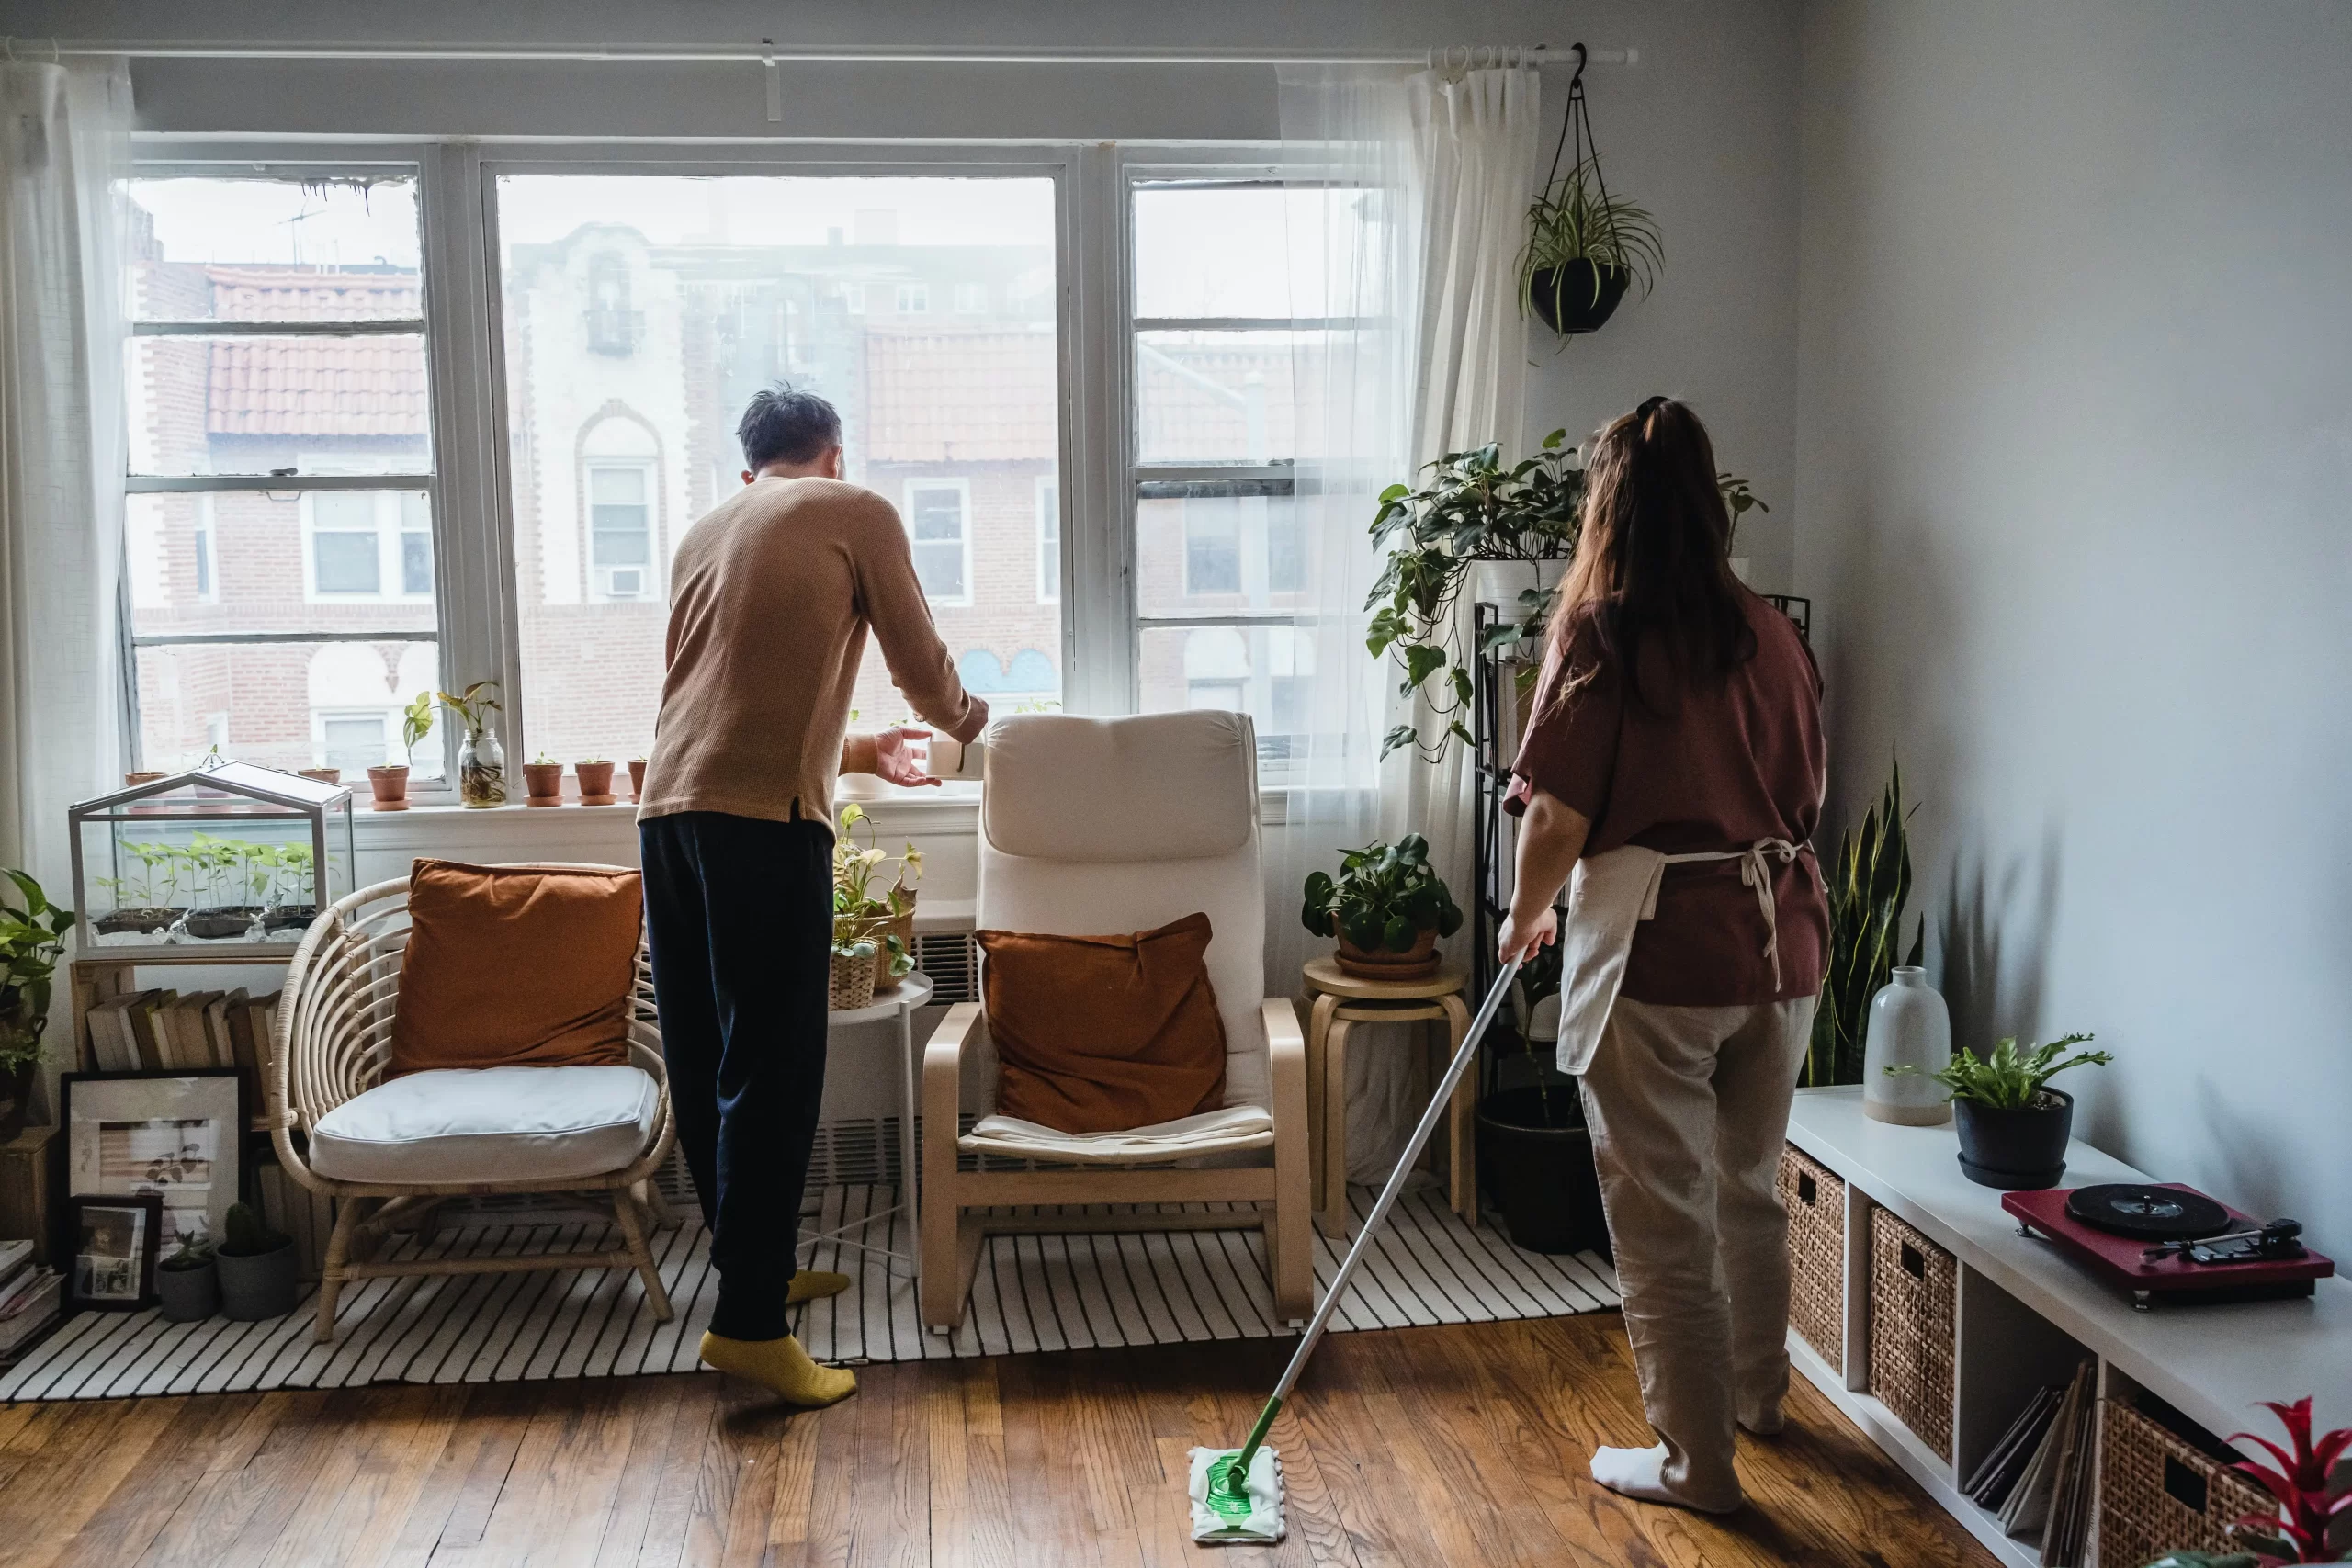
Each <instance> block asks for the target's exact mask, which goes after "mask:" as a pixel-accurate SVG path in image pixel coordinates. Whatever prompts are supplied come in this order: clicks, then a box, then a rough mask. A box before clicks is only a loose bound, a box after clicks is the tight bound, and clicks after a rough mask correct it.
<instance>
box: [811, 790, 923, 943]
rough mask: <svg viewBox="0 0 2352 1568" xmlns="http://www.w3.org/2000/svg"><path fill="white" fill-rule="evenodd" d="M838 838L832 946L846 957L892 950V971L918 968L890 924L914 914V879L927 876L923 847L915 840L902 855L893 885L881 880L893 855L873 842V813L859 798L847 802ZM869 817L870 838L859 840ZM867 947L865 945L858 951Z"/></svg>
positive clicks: (867, 828) (834, 848) (842, 811)
mask: <svg viewBox="0 0 2352 1568" xmlns="http://www.w3.org/2000/svg"><path fill="white" fill-rule="evenodd" d="M837 822H838V829H839V830H838V832H837V833H836V834H835V836H834V839H833V952H834V953H835V954H836V955H838V956H841V957H843V958H862V957H864V956H865V952H870V951H876V949H877V948H878V949H879V950H880V951H882V952H884V953H887V954H888V963H889V973H890V974H891V975H892V976H903V975H907V974H910V973H911V972H912V971H913V969H914V966H915V960H914V954H913V953H911V952H910V951H909V950H908V948H907V944H906V942H904V941H903V940H902V939H901V938H900V937H899V934H898V933H897V932H896V931H892V930H891V929H890V928H891V927H892V926H893V925H895V924H896V923H897V922H898V921H899V920H900V919H904V918H905V917H906V916H908V915H910V914H911V913H912V912H913V910H914V907H915V890H914V884H915V883H917V882H920V881H921V880H922V851H921V850H919V849H917V848H915V846H914V845H913V844H912V843H911V842H910V843H909V844H908V845H907V847H906V849H905V850H904V851H902V852H900V853H899V856H898V862H899V869H898V872H897V874H896V875H895V877H894V878H893V879H892V881H891V883H890V885H889V886H888V887H879V886H877V884H878V883H879V881H880V878H881V876H882V868H883V867H884V866H885V865H887V864H888V863H889V861H890V859H891V857H890V856H889V855H888V853H886V852H884V851H882V850H880V849H878V848H876V847H875V846H874V844H873V843H872V838H873V833H874V828H873V819H872V818H869V817H867V816H866V814H865V807H861V806H858V805H856V804H854V803H852V804H850V805H847V806H844V807H842V810H841V816H840V818H838V819H837ZM861 823H864V824H865V831H866V836H867V840H868V841H867V842H866V843H865V844H860V843H859V842H858V841H857V833H856V829H857V828H858V825H859V824H861ZM861 947H862V948H863V950H864V951H858V949H860V948H861Z"/></svg>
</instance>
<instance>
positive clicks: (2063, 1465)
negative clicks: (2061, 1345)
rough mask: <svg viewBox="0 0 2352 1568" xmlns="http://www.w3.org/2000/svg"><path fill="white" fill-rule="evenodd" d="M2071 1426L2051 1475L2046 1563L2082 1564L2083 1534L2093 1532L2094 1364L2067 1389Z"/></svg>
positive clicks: (2071, 1567)
mask: <svg viewBox="0 0 2352 1568" xmlns="http://www.w3.org/2000/svg"><path fill="white" fill-rule="evenodd" d="M2065 1425H2066V1430H2065V1432H2064V1438H2063V1440H2062V1442H2061V1444H2060V1447H2059V1450H2058V1454H2057V1469H2056V1472H2055V1474H2054V1475H2053V1476H2052V1480H2051V1491H2050V1520H2049V1523H2048V1524H2047V1525H2046V1526H2045V1527H2044V1528H2043V1530H2042V1537H2041V1562H2042V1568H2082V1562H2083V1546H2084V1538H2085V1537H2086V1535H2088V1534H2089V1528H2088V1527H2089V1524H2090V1500H2091V1495H2092V1493H2093V1491H2094V1490H2095V1486H2094V1482H2093V1477H2092V1476H2091V1473H2090V1471H2091V1446H2092V1441H2093V1438H2094V1437H2095V1436H2096V1434H2097V1433H2098V1399H2097V1397H2096V1396H2095V1394H2094V1393H2093V1392H2092V1389H2091V1369H2090V1365H2089V1363H2087V1362H2086V1363H2085V1364H2084V1365H2083V1367H2082V1368H2081V1369H2080V1370H2079V1371H2076V1372H2075V1381H2074V1382H2073V1384H2072V1385H2071V1386H2070V1387H2069V1388H2068V1389H2067V1391H2066V1423H2065Z"/></svg>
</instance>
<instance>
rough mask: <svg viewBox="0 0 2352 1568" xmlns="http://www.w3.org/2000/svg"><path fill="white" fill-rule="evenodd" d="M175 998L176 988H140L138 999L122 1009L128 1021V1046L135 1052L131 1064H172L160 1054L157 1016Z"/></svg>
mask: <svg viewBox="0 0 2352 1568" xmlns="http://www.w3.org/2000/svg"><path fill="white" fill-rule="evenodd" d="M179 998H180V994H179V993H178V992H177V991H141V993H140V994H139V999H138V1000H136V1001H134V1002H132V1003H131V1004H130V1006H129V1007H127V1008H125V1009H123V1014H124V1016H125V1017H127V1018H129V1019H130V1040H131V1045H132V1047H133V1049H135V1050H136V1051H137V1053H138V1055H139V1060H138V1062H137V1063H136V1064H135V1066H141V1067H168V1066H171V1065H172V1064H171V1063H170V1062H169V1061H168V1060H166V1059H165V1058H164V1050H163V1031H162V1029H161V1027H160V1026H159V1015H161V1014H162V1012H163V1011H164V1009H166V1008H168V1007H170V1006H171V1005H172V1004H173V1003H174V1002H175V1001H177V1000H179Z"/></svg>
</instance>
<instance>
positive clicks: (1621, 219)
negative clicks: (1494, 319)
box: [1519, 158, 1666, 321]
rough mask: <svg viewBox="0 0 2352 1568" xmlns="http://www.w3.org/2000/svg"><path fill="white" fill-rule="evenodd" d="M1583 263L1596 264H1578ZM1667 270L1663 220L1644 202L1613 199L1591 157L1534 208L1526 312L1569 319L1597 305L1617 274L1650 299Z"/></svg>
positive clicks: (1523, 258) (1524, 288)
mask: <svg viewBox="0 0 2352 1568" xmlns="http://www.w3.org/2000/svg"><path fill="white" fill-rule="evenodd" d="M1577 262H1586V263H1589V264H1590V265H1589V266H1583V267H1579V266H1577V265H1574V264H1575V263H1577ZM1664 265H1666V242H1665V240H1664V239H1663V238H1661V237H1660V235H1659V233H1658V229H1657V219H1655V218H1653V217H1652V216H1651V215H1650V213H1649V209H1646V208H1645V207H1642V206H1641V205H1639V204H1638V203H1636V202H1634V201H1632V200H1630V199H1628V198H1627V197H1622V196H1611V195H1610V194H1609V187H1608V186H1606V185H1605V184H1603V183H1602V181H1601V179H1600V164H1599V163H1597V162H1596V161H1595V160H1593V159H1591V158H1585V159H1582V160H1580V161H1578V162H1577V163H1576V164H1571V165H1570V166H1569V168H1568V171H1567V173H1566V174H1565V175H1561V176H1560V177H1559V178H1558V179H1556V180H1555V181H1554V182H1553V183H1552V185H1551V186H1550V187H1549V188H1547V189H1546V190H1545V191H1544V193H1543V194H1542V195H1541V196H1539V197H1536V198H1535V199H1534V200H1533V201H1532V202H1531V203H1529V204H1528V209H1527V244H1526V247H1525V248H1524V249H1523V250H1522V251H1521V253H1520V259H1519V288H1520V309H1521V311H1530V310H1532V311H1535V312H1537V313H1538V314H1541V315H1543V316H1544V318H1545V319H1546V320H1548V321H1565V320H1566V319H1567V318H1568V317H1569V316H1570V315H1572V314H1573V313H1574V312H1575V311H1576V310H1589V309H1591V308H1592V307H1594V306H1596V305H1598V304H1599V303H1600V297H1601V294H1602V292H1603V291H1604V290H1605V289H1607V288H1610V287H1611V285H1612V282H1613V279H1614V275H1616V274H1618V273H1623V274H1625V275H1626V276H1627V279H1628V281H1629V282H1631V283H1634V284H1638V285H1639V286H1640V288H1641V291H1642V292H1643V293H1644V294H1647V293H1648V292H1649V291H1650V288H1651V286H1652V285H1653V284H1655V283H1656V282H1657V274H1658V269H1659V268H1661V267H1663V266H1664ZM1621 287H1622V286H1621ZM1545 305H1548V306H1550V309H1549V310H1544V309H1543V307H1544V306H1545Z"/></svg>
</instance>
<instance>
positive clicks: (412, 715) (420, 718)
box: [401, 692, 435, 756]
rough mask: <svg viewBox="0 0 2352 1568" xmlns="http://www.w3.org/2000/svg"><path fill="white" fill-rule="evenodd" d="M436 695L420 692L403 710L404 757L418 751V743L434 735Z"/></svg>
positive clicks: (402, 743) (402, 745) (402, 752)
mask: <svg viewBox="0 0 2352 1568" xmlns="http://www.w3.org/2000/svg"><path fill="white" fill-rule="evenodd" d="M434 696H435V694H434V693H432V692H419V693H417V694H416V695H415V696H414V697H413V698H412V699H411V700H410V702H409V705H408V706H406V707H404V708H402V709H401V754H402V755H403V756H405V755H406V754H407V753H409V752H411V751H413V750H416V743H417V742H418V741H420V740H422V739H424V738H425V737H426V736H428V735H430V734H432V733H433V699H434Z"/></svg>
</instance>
